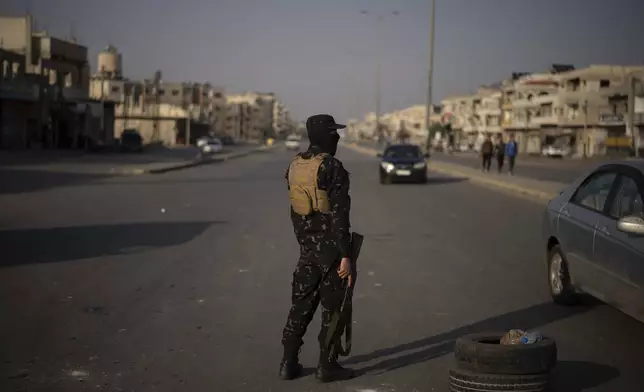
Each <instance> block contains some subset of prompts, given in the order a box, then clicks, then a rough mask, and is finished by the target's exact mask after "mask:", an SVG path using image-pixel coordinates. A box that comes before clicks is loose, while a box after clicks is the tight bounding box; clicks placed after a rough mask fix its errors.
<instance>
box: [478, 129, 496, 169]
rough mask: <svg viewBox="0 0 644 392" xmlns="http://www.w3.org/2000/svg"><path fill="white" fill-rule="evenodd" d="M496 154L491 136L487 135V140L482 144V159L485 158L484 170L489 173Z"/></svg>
mask: <svg viewBox="0 0 644 392" xmlns="http://www.w3.org/2000/svg"><path fill="white" fill-rule="evenodd" d="M493 154H494V144H492V140H491V139H490V135H485V140H484V141H483V144H481V157H482V158H483V162H482V163H483V165H482V168H481V169H482V170H483V171H486V172H489V171H490V166H491V165H492V155H493Z"/></svg>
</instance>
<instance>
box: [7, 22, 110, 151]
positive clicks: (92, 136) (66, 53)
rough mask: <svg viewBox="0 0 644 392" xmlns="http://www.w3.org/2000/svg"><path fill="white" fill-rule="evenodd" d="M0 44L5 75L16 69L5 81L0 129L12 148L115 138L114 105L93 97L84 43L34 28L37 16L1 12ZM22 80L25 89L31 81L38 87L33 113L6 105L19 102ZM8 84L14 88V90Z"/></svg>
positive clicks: (78, 144)
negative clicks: (112, 128)
mask: <svg viewBox="0 0 644 392" xmlns="http://www.w3.org/2000/svg"><path fill="white" fill-rule="evenodd" d="M0 49H2V53H3V55H2V60H1V61H0V67H1V68H2V73H3V77H5V76H6V75H8V74H9V72H11V74H12V77H11V79H12V81H11V83H9V82H5V83H3V89H4V90H5V92H4V98H3V101H4V103H3V106H4V109H2V112H3V120H2V124H3V129H2V130H1V133H2V134H3V135H5V134H8V135H7V136H6V139H7V140H6V142H4V144H7V148H84V147H88V146H90V145H92V144H96V143H109V142H110V141H111V138H110V135H108V134H106V133H105V130H106V129H109V128H110V121H111V119H112V115H113V107H112V105H111V104H109V103H107V104H101V103H99V102H96V101H92V100H91V99H89V96H88V84H89V63H88V61H87V48H86V47H85V46H83V45H79V44H78V43H77V42H76V40H75V39H61V38H56V37H52V36H50V35H49V34H48V33H47V32H46V31H35V30H34V24H33V18H32V17H31V15H25V16H17V17H16V16H0ZM20 83H22V84H23V86H22V89H23V90H24V89H25V88H26V85H25V84H28V85H30V87H29V88H28V89H31V90H33V91H34V92H35V91H38V94H39V96H38V105H37V106H38V108H33V106H34V105H31V106H32V109H30V110H32V111H33V113H32V114H27V113H26V112H25V111H24V110H13V109H7V105H12V106H13V107H14V109H15V108H16V107H18V106H20V104H19V103H18V101H20V99H19V97H17V96H16V93H17V89H20V87H18V84H20ZM8 86H9V87H11V88H13V92H12V93H11V94H9V93H7V88H9V87H8ZM7 100H9V101H11V102H10V103H7V102H6V101H7ZM23 102H24V100H23ZM23 109H24V105H23ZM36 113H37V114H36ZM9 123H11V124H9ZM9 146H10V147H9ZM3 148H4V146H3Z"/></svg>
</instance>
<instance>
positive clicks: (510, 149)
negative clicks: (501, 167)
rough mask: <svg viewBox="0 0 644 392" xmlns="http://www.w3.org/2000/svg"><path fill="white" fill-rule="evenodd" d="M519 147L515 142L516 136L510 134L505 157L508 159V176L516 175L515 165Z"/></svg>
mask: <svg viewBox="0 0 644 392" xmlns="http://www.w3.org/2000/svg"><path fill="white" fill-rule="evenodd" d="M518 153H519V146H518V145H517V142H516V141H515V140H514V134H510V140H508V142H507V143H506V144H505V156H507V157H508V174H509V175H511V176H513V175H514V164H515V162H516V158H517V154H518Z"/></svg>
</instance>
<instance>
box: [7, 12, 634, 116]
mask: <svg viewBox="0 0 644 392" xmlns="http://www.w3.org/2000/svg"><path fill="white" fill-rule="evenodd" d="M27 8H29V9H30V11H31V13H32V14H33V15H34V16H35V17H36V19H37V23H38V27H39V28H44V29H47V30H48V31H49V32H50V33H51V34H52V35H59V36H60V35H62V36H64V35H68V34H69V32H70V31H71V26H74V27H73V28H74V30H75V32H76V35H77V36H78V37H79V40H80V42H81V43H82V44H84V45H87V46H88V47H89V49H90V56H91V59H90V61H91V63H92V66H93V67H95V66H96V54H97V53H98V52H99V51H100V50H102V49H103V48H104V47H105V46H106V44H107V43H112V44H114V45H115V46H116V47H117V48H118V49H119V50H120V51H121V52H122V53H123V62H124V70H125V74H126V76H127V77H130V78H142V77H151V76H152V75H153V73H154V71H155V70H156V69H161V70H162V72H163V76H164V79H165V80H169V81H170V80H172V81H174V80H191V81H210V82H212V83H214V84H218V85H223V86H225V87H226V89H227V90H228V91H232V92H239V91H244V90H260V91H273V92H275V93H277V94H278V96H279V97H280V98H281V99H282V100H283V101H284V102H285V103H286V104H287V106H289V107H290V108H291V111H292V112H293V114H294V116H295V117H296V118H297V119H303V118H305V117H306V116H308V115H311V114H315V113H318V112H328V113H331V114H333V115H335V116H336V118H338V119H342V120H343V121H344V120H346V118H347V116H348V115H351V116H352V117H353V116H362V115H363V114H364V113H366V112H368V111H373V109H374V106H375V98H374V90H375V89H374V81H375V58H376V57H375V55H376V48H378V47H379V49H380V53H381V57H382V74H381V80H382V108H383V111H390V110H394V109H399V108H403V107H407V106H411V105H413V104H423V103H424V101H425V95H426V93H425V91H426V84H427V76H426V73H427V72H426V69H427V42H428V36H429V10H430V1H429V0H396V1H394V0H389V1H387V0H184V1H179V0H110V1H98V0H0V12H2V13H10V14H20V13H24V12H25V10H26V9H27ZM436 8H437V17H436V49H435V67H434V68H435V71H434V86H435V87H434V97H435V101H436V100H439V99H441V98H444V97H445V96H448V95H451V94H462V93H468V92H470V91H474V90H475V89H476V88H477V86H479V85H481V84H485V83H491V82H495V81H498V80H501V79H503V78H505V77H507V76H508V75H509V74H510V72H512V71H539V70H543V69H545V68H547V67H548V66H549V65H550V64H552V63H572V64H574V65H576V66H584V65H588V64H590V63H595V64H597V63H603V64H607V63H619V64H637V63H644V46H642V43H643V42H644V23H643V20H644V0H437V7H436ZM361 10H368V11H370V12H371V15H366V16H365V15H362V14H361V13H360V11H361ZM392 11H398V12H399V13H400V14H399V15H397V16H394V15H391V12H392ZM377 12H380V13H382V14H385V15H386V16H385V17H384V19H383V23H382V25H381V27H382V28H381V30H380V38H379V39H376V16H375V15H376V13H377Z"/></svg>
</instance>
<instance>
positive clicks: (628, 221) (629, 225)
mask: <svg viewBox="0 0 644 392" xmlns="http://www.w3.org/2000/svg"><path fill="white" fill-rule="evenodd" d="M617 229H618V230H619V231H623V232H624V233H631V234H638V235H644V219H642V218H640V217H639V216H625V217H623V218H621V219H620V220H618V221H617Z"/></svg>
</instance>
